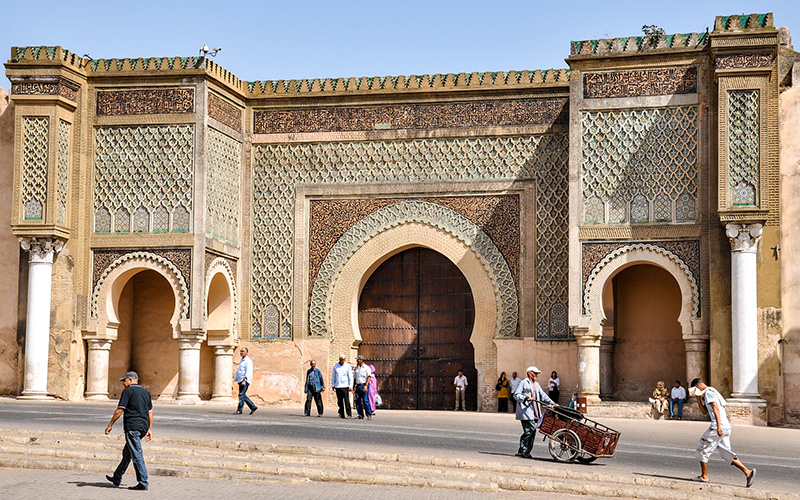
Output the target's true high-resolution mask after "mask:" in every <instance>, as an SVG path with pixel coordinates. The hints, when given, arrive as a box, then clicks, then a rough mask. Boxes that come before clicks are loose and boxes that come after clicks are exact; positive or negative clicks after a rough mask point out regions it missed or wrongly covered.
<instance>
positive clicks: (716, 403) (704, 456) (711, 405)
mask: <svg viewBox="0 0 800 500" xmlns="http://www.w3.org/2000/svg"><path fill="white" fill-rule="evenodd" d="M689 394H690V395H691V396H695V397H696V398H697V404H698V406H700V411H702V412H703V415H711V425H710V426H709V428H708V429H707V430H706V432H705V433H703V436H702V437H701V438H700V442H699V443H697V456H698V457H699V458H700V475H699V476H697V477H695V478H694V480H695V481H700V482H702V483H707V482H708V459H709V457H711V455H712V454H713V453H714V450H719V454H720V455H722V458H723V459H725V461H726V462H728V463H730V464H731V465H733V466H734V467H736V468H737V469H739V470H740V471H742V472H743V473H744V476H745V477H746V478H747V487H748V488H749V487H750V486H752V484H753V480H754V479H755V477H756V470H755V469H752V470H751V469H748V468H747V467H746V466H745V465H744V464H743V463H742V462H741V460H739V458H737V457H736V454H735V453H734V452H733V450H731V431H732V427H731V423H730V422H729V421H728V414H727V412H726V411H725V406H727V405H728V403H727V402H726V401H725V398H723V397H722V394H720V393H719V391H717V390H716V389H714V388H713V387H709V386H707V385H706V383H705V382H704V381H703V379H700V378H696V379H694V380H692V384H691V388H690V389H689Z"/></svg>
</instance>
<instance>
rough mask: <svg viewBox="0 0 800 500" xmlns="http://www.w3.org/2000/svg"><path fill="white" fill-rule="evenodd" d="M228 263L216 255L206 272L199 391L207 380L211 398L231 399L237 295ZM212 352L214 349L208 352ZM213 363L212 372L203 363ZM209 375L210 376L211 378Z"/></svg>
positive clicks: (235, 340)
mask: <svg viewBox="0 0 800 500" xmlns="http://www.w3.org/2000/svg"><path fill="white" fill-rule="evenodd" d="M236 291H237V290H236V280H235V278H234V273H233V270H232V269H231V266H230V264H229V263H228V262H227V261H226V260H225V259H223V258H222V257H217V258H215V259H214V260H213V261H211V264H210V265H209V266H208V271H207V272H206V308H205V314H206V340H207V341H206V343H205V344H204V345H203V346H201V352H200V385H201V387H200V390H201V393H202V392H203V390H204V386H205V385H206V384H208V382H209V381H210V383H211V385H212V390H211V399H212V400H214V401H232V400H233V397H232V393H231V392H232V391H231V368H232V366H233V352H234V350H235V345H236V342H237V340H238V331H237V324H236V318H237V315H238V314H237V313H238V297H237V294H236ZM209 351H213V352H209ZM208 364H212V365H213V373H209V372H211V370H210V368H206V367H205V365H208ZM208 375H213V379H212V378H211V377H209V376H208Z"/></svg>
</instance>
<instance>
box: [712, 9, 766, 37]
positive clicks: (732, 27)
mask: <svg viewBox="0 0 800 500" xmlns="http://www.w3.org/2000/svg"><path fill="white" fill-rule="evenodd" d="M774 27H775V23H774V21H773V19H772V12H769V13H767V14H750V15H735V14H734V15H732V16H717V17H716V18H715V19H714V31H725V32H736V31H745V30H758V29H765V28H774Z"/></svg>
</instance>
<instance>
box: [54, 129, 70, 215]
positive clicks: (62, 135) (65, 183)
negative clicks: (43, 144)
mask: <svg viewBox="0 0 800 500" xmlns="http://www.w3.org/2000/svg"><path fill="white" fill-rule="evenodd" d="M70 127H71V125H70V123H69V122H66V121H64V120H58V172H57V176H56V188H57V192H56V203H57V205H56V223H57V224H61V225H62V226H63V225H64V223H65V222H66V218H67V201H68V200H67V196H68V192H69V132H70Z"/></svg>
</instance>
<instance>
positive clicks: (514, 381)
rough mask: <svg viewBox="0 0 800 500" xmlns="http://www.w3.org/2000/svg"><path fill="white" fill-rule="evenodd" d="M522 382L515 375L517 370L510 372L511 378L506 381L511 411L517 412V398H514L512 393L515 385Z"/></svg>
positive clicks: (515, 388) (517, 385)
mask: <svg viewBox="0 0 800 500" xmlns="http://www.w3.org/2000/svg"><path fill="white" fill-rule="evenodd" d="M521 383H522V379H521V378H519V376H517V372H513V373H511V380H509V381H508V399H509V400H510V401H511V411H513V412H514V413H516V412H517V400H516V399H514V393H515V392H516V391H517V387H519V384H521Z"/></svg>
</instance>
